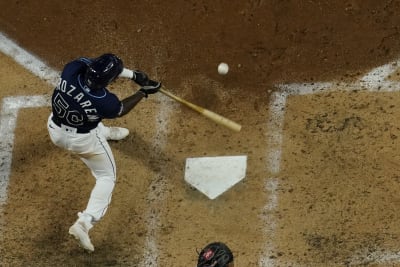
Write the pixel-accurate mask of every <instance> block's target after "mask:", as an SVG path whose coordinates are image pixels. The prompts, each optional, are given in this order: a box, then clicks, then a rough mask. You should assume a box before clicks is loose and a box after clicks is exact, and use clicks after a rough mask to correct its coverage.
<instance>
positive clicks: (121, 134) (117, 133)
mask: <svg viewBox="0 0 400 267" xmlns="http://www.w3.org/2000/svg"><path fill="white" fill-rule="evenodd" d="M109 129H110V134H109V135H108V138H107V140H114V141H118V140H122V139H124V138H125V137H127V136H128V134H129V130H128V129H126V128H122V127H109Z"/></svg>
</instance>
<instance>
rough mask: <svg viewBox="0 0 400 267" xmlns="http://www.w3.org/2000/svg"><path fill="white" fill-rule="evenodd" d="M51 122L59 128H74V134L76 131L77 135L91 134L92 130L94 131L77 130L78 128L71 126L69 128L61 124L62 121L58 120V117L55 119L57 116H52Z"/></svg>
mask: <svg viewBox="0 0 400 267" xmlns="http://www.w3.org/2000/svg"><path fill="white" fill-rule="evenodd" d="M51 120H52V121H53V122H54V124H55V125H57V126H58V127H61V128H62V127H63V126H65V127H67V128H70V129H71V128H72V129H74V132H75V130H76V133H80V134H84V133H89V132H90V131H91V130H93V129H83V128H76V127H71V126H68V125H66V124H63V123H61V122H60V121H59V119H58V118H57V117H55V116H52V117H51Z"/></svg>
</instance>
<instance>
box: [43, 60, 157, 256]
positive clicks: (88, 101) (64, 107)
mask: <svg viewBox="0 0 400 267" xmlns="http://www.w3.org/2000/svg"><path fill="white" fill-rule="evenodd" d="M118 77H123V78H129V79H132V80H133V81H134V82H135V83H137V84H138V85H139V86H140V89H139V90H138V91H137V92H135V93H134V94H132V95H131V96H129V97H127V98H125V99H123V100H119V98H118V97H117V96H116V95H115V94H113V93H111V92H110V91H109V90H108V89H107V88H106V87H107V86H108V85H109V84H110V83H112V82H113V81H114V80H115V79H116V78H118ZM160 87H161V83H160V82H156V81H153V80H150V79H149V78H148V76H147V75H146V74H145V73H144V72H142V71H138V70H130V69H126V68H124V65H123V62H122V60H121V59H120V58H118V57H117V56H116V55H114V54H103V55H101V56H99V57H98V58H86V57H81V58H78V59H76V60H73V61H72V62H70V63H68V64H66V65H65V67H64V69H63V71H62V73H61V78H60V82H59V84H58V86H57V87H56V88H55V89H54V92H53V95H52V99H51V104H52V112H51V114H50V116H49V118H48V123H47V129H48V132H49V135H50V139H51V141H52V142H53V143H54V144H55V145H57V146H59V147H61V148H64V149H66V150H69V151H71V152H73V153H75V154H77V155H78V156H79V157H80V159H81V160H82V161H83V162H84V163H85V164H86V166H87V167H88V168H89V169H90V170H91V173H92V175H93V176H94V178H95V179H96V184H95V186H94V188H93V189H92V192H91V194H90V197H89V201H88V203H87V206H86V209H85V210H83V211H82V212H78V219H77V220H76V222H75V223H74V224H73V225H72V226H71V227H70V228H69V234H71V235H72V236H73V237H75V238H76V239H77V240H78V241H79V243H80V245H81V246H82V247H83V248H84V249H86V250H87V251H90V252H91V251H94V246H93V244H92V242H91V241H90V237H89V230H90V229H91V228H92V227H93V225H94V224H95V223H96V222H98V221H100V220H101V218H102V217H103V216H104V214H105V213H106V211H107V208H108V206H109V204H110V201H111V195H112V192H113V189H114V185H115V181H116V166H115V161H114V156H113V153H112V151H111V149H110V146H109V144H108V143H107V141H108V140H121V139H123V138H125V137H126V136H127V135H128V134H129V130H128V129H126V128H121V127H107V126H105V125H103V123H102V119H114V118H117V117H122V116H124V115H125V114H127V113H128V112H129V111H131V110H132V109H133V108H134V107H135V106H136V105H137V104H138V103H139V102H140V101H141V100H142V99H143V98H144V97H148V95H149V94H154V93H157V92H158V91H159V89H160Z"/></svg>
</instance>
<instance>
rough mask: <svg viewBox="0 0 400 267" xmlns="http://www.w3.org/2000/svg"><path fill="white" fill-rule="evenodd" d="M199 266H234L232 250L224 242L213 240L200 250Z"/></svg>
mask: <svg viewBox="0 0 400 267" xmlns="http://www.w3.org/2000/svg"><path fill="white" fill-rule="evenodd" d="M197 267H234V262H233V254H232V251H231V250H230V248H229V247H228V246H227V245H226V244H224V243H222V242H212V243H210V244H208V245H207V246H205V247H204V248H203V249H202V250H201V251H200V253H199V256H198V260H197Z"/></svg>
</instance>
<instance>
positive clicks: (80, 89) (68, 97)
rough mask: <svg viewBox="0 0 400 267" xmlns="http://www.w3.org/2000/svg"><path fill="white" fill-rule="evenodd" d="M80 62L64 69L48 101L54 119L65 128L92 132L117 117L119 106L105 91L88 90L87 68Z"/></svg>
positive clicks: (111, 94)
mask: <svg viewBox="0 0 400 267" xmlns="http://www.w3.org/2000/svg"><path fill="white" fill-rule="evenodd" d="M90 62H91V60H90V59H88V58H79V59H77V60H74V61H72V62H70V63H68V64H67V65H65V67H64V69H63V71H62V73H61V78H60V82H59V84H58V86H57V87H56V88H55V89H54V92H53V96H52V99H51V103H52V110H53V116H55V117H56V119H57V121H59V122H60V123H62V124H65V125H67V126H71V127H76V128H79V129H87V130H91V129H93V128H96V126H97V124H98V123H99V122H100V121H101V120H102V119H103V118H107V119H112V118H116V117H118V116H119V114H120V113H121V111H122V103H121V101H120V100H119V99H118V97H117V96H116V95H115V94H113V93H111V92H109V91H108V90H107V88H103V89H99V90H90V89H89V88H88V87H87V86H86V85H85V84H84V82H83V78H84V77H83V76H84V74H85V72H86V68H87V64H88V63H90Z"/></svg>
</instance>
